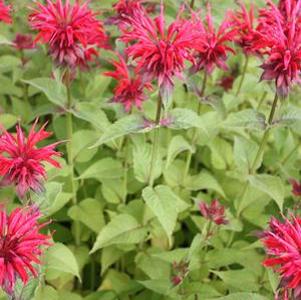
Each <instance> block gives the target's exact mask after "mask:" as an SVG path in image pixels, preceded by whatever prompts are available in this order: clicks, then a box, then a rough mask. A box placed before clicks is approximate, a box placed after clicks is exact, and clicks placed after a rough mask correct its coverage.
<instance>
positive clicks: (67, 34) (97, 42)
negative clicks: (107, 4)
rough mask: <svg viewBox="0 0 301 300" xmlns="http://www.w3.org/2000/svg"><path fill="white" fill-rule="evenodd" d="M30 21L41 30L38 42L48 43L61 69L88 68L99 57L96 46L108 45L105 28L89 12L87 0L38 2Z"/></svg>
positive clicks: (36, 28) (33, 26) (32, 25)
mask: <svg viewBox="0 0 301 300" xmlns="http://www.w3.org/2000/svg"><path fill="white" fill-rule="evenodd" d="M29 22H30V25H31V27H32V29H35V30H38V31H39V34H38V36H37V38H36V41H41V43H43V44H49V50H50V54H51V56H52V58H53V59H54V61H55V62H56V63H57V64H58V65H60V66H68V67H70V68H75V67H77V66H80V67H82V68H85V67H87V61H91V60H92V59H93V57H95V56H97V55H98V52H97V47H104V46H106V43H107V37H106V35H105V33H104V29H103V25H102V23H101V22H100V21H99V20H98V19H97V18H96V15H95V13H94V12H93V11H92V10H90V9H89V7H88V1H85V3H84V4H82V5H81V4H80V1H75V3H74V4H70V1H69V0H66V1H65V3H63V2H62V0H56V1H50V0H47V4H45V5H43V4H41V3H38V4H37V7H36V8H35V9H33V13H32V14H31V15H30V16H29Z"/></svg>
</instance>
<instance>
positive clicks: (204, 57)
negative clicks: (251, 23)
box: [191, 4, 237, 74]
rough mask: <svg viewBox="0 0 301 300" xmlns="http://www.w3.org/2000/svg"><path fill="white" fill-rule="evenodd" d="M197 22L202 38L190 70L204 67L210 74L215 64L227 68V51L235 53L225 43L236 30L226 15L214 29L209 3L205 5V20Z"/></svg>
mask: <svg viewBox="0 0 301 300" xmlns="http://www.w3.org/2000/svg"><path fill="white" fill-rule="evenodd" d="M198 23H199V29H200V31H201V32H202V36H203V40H202V41H201V45H200V49H198V51H197V52H196V59H197V62H196V64H195V65H194V66H193V67H192V69H191V71H192V72H193V73H195V72H198V71H200V70H202V69H205V71H206V72H207V73H208V74H211V73H212V71H213V70H214V67H215V66H217V67H218V68H221V69H223V70H227V69H228V67H227V65H226V63H225V62H226V60H227V53H228V52H231V53H235V52H234V50H233V49H232V48H230V47H229V46H227V43H228V42H231V41H233V40H234V37H235V35H236V33H237V30H236V29H235V28H233V27H232V24H231V22H230V20H229V18H228V16H227V17H226V18H225V19H224V21H223V22H222V24H221V25H220V27H219V28H218V30H215V28H214V25H213V21H212V16H211V6H210V5H209V4H208V5H207V15H206V22H202V21H201V20H199V22H198Z"/></svg>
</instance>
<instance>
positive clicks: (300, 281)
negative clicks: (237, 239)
mask: <svg viewBox="0 0 301 300" xmlns="http://www.w3.org/2000/svg"><path fill="white" fill-rule="evenodd" d="M261 241H262V243H263V245H264V247H265V250H266V253H267V254H268V256H269V257H268V258H267V259H266V260H265V261H264V262H263V264H264V266H266V267H269V268H273V269H274V270H275V271H276V272H278V273H279V274H280V277H281V282H280V288H282V289H284V291H285V293H286V294H288V292H291V293H292V295H293V297H288V298H287V299H299V298H300V297H301V254H300V249H301V219H300V218H299V217H294V216H292V217H291V220H289V219H286V218H285V219H284V221H283V222H280V221H278V220H276V219H275V218H272V219H271V221H270V228H269V229H268V230H266V231H265V232H264V233H263V234H262V238H261Z"/></svg>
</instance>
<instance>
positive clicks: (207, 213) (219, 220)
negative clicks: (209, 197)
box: [199, 199, 228, 225]
mask: <svg viewBox="0 0 301 300" xmlns="http://www.w3.org/2000/svg"><path fill="white" fill-rule="evenodd" d="M199 209H200V213H201V215H202V216H203V217H204V218H206V219H207V220H210V221H212V222H214V223H215V224H217V225H222V224H228V220H226V217H225V207H224V206H222V205H221V204H220V203H219V201H218V200H217V199H214V200H213V201H212V202H211V204H210V205H209V204H207V203H206V202H200V203H199Z"/></svg>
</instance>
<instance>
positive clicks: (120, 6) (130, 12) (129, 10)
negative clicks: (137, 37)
mask: <svg viewBox="0 0 301 300" xmlns="http://www.w3.org/2000/svg"><path fill="white" fill-rule="evenodd" d="M113 8H114V11H115V13H116V15H115V16H113V17H111V18H109V19H108V21H107V22H106V23H107V24H114V25H118V26H120V27H122V26H124V25H125V26H127V25H129V24H130V23H131V19H133V18H134V17H135V15H137V14H138V13H145V11H144V8H143V6H142V1H141V0H119V1H118V2H117V3H115V4H114V5H113Z"/></svg>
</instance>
